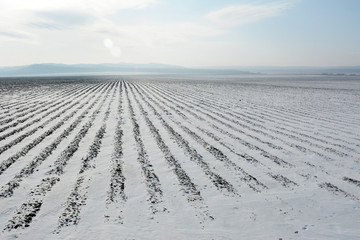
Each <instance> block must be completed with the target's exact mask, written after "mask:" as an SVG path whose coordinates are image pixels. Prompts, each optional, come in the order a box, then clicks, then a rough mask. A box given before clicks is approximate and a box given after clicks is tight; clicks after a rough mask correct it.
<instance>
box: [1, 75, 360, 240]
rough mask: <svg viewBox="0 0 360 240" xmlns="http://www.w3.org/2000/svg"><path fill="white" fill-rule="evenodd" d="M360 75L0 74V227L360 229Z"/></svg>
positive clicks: (30, 232) (208, 235)
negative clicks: (66, 75) (22, 75)
mask: <svg viewBox="0 0 360 240" xmlns="http://www.w3.org/2000/svg"><path fill="white" fill-rule="evenodd" d="M359 129H360V77H359V76H320V75H318V76H265V75H264V76H261V75H254V76H232V75H137V76H136V75H133V76H130V75H129V76H90V77H38V78H36V77H27V78H2V79H0V184H1V186H0V231H1V232H0V238H1V239H16V238H20V239H359V238H360V237H359V236H360V228H359V226H360V163H359V160H360V130H359Z"/></svg>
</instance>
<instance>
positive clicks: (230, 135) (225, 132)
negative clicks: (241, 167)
mask: <svg viewBox="0 0 360 240" xmlns="http://www.w3.org/2000/svg"><path fill="white" fill-rule="evenodd" d="M163 97H164V99H166V100H167V101H170V100H169V99H168V98H166V97H165V96H163ZM174 101H177V102H180V103H182V104H184V105H185V106H187V107H188V108H190V109H194V110H195V111H197V112H199V113H201V114H202V115H205V116H206V117H207V119H211V120H213V121H215V122H217V123H219V124H220V125H221V126H226V127H228V128H229V129H231V130H233V131H236V132H239V133H243V131H242V130H240V129H238V128H235V127H233V126H232V125H230V124H227V123H225V122H224V121H222V120H220V119H218V118H216V117H214V116H213V115H211V114H209V113H206V112H204V111H202V110H200V109H198V108H196V109H195V108H194V107H193V106H191V105H189V104H187V103H184V102H183V101H182V100H179V99H176V100H174ZM188 110H189V109H188ZM189 111H190V110H189ZM210 126H212V127H213V128H214V129H216V130H218V131H220V132H221V133H223V134H225V135H228V136H229V137H231V138H233V139H235V140H237V141H238V142H239V143H241V144H242V145H244V146H246V147H248V148H250V149H252V150H256V151H259V152H260V154H261V155H262V156H264V157H266V158H268V159H270V160H272V161H273V162H275V163H276V164H278V165H280V166H283V167H290V166H292V164H291V163H288V162H286V161H284V160H282V159H280V158H279V157H277V156H275V155H273V154H270V153H268V152H267V151H265V150H264V149H262V148H260V147H258V146H257V145H254V144H251V143H249V142H247V141H245V140H243V139H241V138H239V137H237V136H235V135H233V134H231V133H229V132H227V131H225V130H223V129H222V128H220V127H218V126H216V125H214V124H210Z"/></svg>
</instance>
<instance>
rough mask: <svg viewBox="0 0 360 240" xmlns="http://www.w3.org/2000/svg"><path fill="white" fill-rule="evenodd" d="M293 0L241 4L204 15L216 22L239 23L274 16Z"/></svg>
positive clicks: (287, 6) (286, 7) (224, 23)
mask: <svg viewBox="0 0 360 240" xmlns="http://www.w3.org/2000/svg"><path fill="white" fill-rule="evenodd" d="M292 3H293V1H292V2H291V1H277V2H273V3H267V4H256V5H255V4H242V5H234V6H230V7H226V8H222V9H219V10H216V11H213V12H210V13H209V14H208V15H207V16H206V17H207V18H208V19H209V20H211V21H213V22H215V23H218V24H223V25H241V24H246V23H250V22H256V21H259V20H261V19H264V18H268V17H274V16H277V15H279V14H281V12H283V11H284V10H285V9H288V8H289V7H290V6H291V5H292Z"/></svg>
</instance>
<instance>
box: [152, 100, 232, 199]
mask: <svg viewBox="0 0 360 240" xmlns="http://www.w3.org/2000/svg"><path fill="white" fill-rule="evenodd" d="M146 103H147V102H146ZM147 105H148V106H149V107H150V109H152V111H153V113H154V114H155V115H156V116H157V118H158V119H159V120H160V122H161V124H162V125H163V126H164V128H165V129H166V130H167V132H168V133H169V134H170V136H171V137H172V139H174V140H175V141H176V143H177V144H178V145H179V147H181V148H182V149H183V151H184V153H185V154H186V155H187V156H188V157H189V158H190V160H191V161H194V162H195V163H196V164H197V165H198V166H199V167H201V169H202V170H203V171H204V173H205V174H206V175H207V176H208V177H209V178H210V180H211V182H212V183H213V184H214V186H215V187H216V188H217V189H218V190H225V191H226V192H225V193H228V194H229V193H230V194H233V195H238V193H237V191H236V190H235V188H234V187H233V186H232V185H231V184H230V183H229V182H228V181H227V180H225V179H224V178H223V177H221V176H220V175H219V174H216V173H214V172H213V171H212V170H211V169H210V167H209V165H208V163H207V162H205V161H204V159H203V157H202V156H201V155H200V154H199V153H198V152H197V150H196V149H194V148H193V147H191V146H190V145H189V143H188V141H186V140H185V139H184V138H183V137H182V136H181V135H180V134H179V133H177V132H176V131H175V130H174V129H173V128H172V127H171V126H170V125H169V124H168V123H167V122H166V121H165V120H164V118H163V117H162V116H161V114H159V113H158V112H157V111H156V109H155V108H154V107H153V106H151V105H150V104H149V103H147Z"/></svg>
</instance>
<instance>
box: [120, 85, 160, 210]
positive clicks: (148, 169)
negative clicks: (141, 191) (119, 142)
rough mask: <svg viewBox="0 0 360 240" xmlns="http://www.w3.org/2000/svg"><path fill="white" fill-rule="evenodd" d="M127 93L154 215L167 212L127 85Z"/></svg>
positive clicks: (140, 160)
mask: <svg viewBox="0 0 360 240" xmlns="http://www.w3.org/2000/svg"><path fill="white" fill-rule="evenodd" d="M125 93H126V98H127V101H128V108H129V113H130V117H131V121H132V125H133V129H132V131H133V134H134V138H135V142H136V145H137V154H138V156H137V161H138V162H139V163H140V166H141V170H142V172H143V175H144V178H145V184H146V186H147V191H148V194H149V199H148V202H149V204H150V208H151V211H152V212H153V213H157V212H162V211H165V208H164V206H162V205H163V204H162V203H163V201H164V200H163V191H162V187H161V184H160V181H159V178H158V176H157V175H156V174H155V171H154V168H153V166H152V164H151V163H150V162H149V159H148V155H147V153H146V151H145V148H144V143H143V140H142V138H141V133H140V127H139V124H138V121H137V120H136V116H135V112H134V109H133V106H132V104H131V100H130V97H129V93H128V89H127V86H126V85H125Z"/></svg>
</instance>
